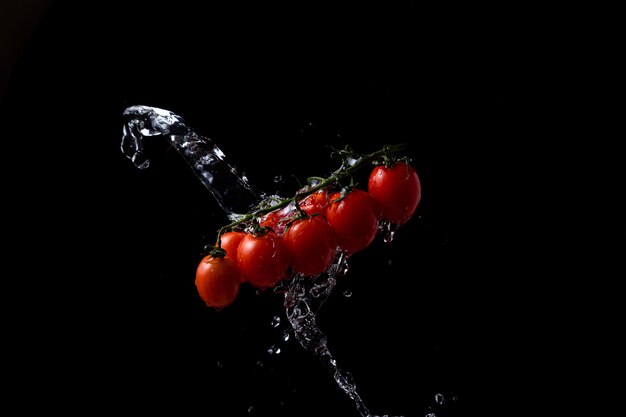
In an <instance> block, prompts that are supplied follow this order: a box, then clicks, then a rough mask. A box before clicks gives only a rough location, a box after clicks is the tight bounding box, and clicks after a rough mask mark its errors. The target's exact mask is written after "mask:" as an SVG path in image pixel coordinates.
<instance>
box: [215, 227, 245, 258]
mask: <svg viewBox="0 0 626 417" xmlns="http://www.w3.org/2000/svg"><path fill="white" fill-rule="evenodd" d="M245 236H246V234H245V233H244V232H226V233H224V234H223V235H222V236H221V237H220V240H221V241H222V249H224V250H225V251H226V255H227V256H229V257H230V259H232V260H233V261H236V260H237V246H239V242H241V239H243V238H244V237H245Z"/></svg>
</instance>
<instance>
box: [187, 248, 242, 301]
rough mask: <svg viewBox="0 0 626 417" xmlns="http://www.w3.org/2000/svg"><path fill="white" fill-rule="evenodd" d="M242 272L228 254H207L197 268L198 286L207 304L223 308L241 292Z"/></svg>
mask: <svg viewBox="0 0 626 417" xmlns="http://www.w3.org/2000/svg"><path fill="white" fill-rule="evenodd" d="M239 277H240V272H239V269H238V268H237V265H235V263H234V262H233V261H232V259H230V258H229V257H228V256H225V257H223V258H215V257H213V256H211V255H208V256H205V257H204V258H203V259H202V261H200V264H199V265H198V269H197V270H196V288H197V290H198V294H200V297H201V298H202V300H204V302H205V303H206V305H207V306H209V307H215V308H223V307H226V306H228V305H230V304H231V303H232V302H233V301H234V300H235V298H236V297H237V294H238V293H239Z"/></svg>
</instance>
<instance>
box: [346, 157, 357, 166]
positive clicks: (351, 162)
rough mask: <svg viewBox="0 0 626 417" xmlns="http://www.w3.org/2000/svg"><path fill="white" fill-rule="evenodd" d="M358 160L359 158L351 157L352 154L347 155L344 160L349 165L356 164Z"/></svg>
mask: <svg viewBox="0 0 626 417" xmlns="http://www.w3.org/2000/svg"><path fill="white" fill-rule="evenodd" d="M359 161H360V158H354V157H352V156H349V157H348V158H347V161H346V162H348V165H349V166H353V165H354V164H356V163H357V162H359Z"/></svg>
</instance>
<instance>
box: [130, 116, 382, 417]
mask: <svg viewBox="0 0 626 417" xmlns="http://www.w3.org/2000/svg"><path fill="white" fill-rule="evenodd" d="M123 119H124V127H123V136H122V143H121V149H122V152H123V153H124V155H126V156H127V157H128V158H129V159H130V160H131V161H132V162H133V164H134V165H135V166H136V167H137V168H139V169H145V168H147V167H148V166H149V165H150V161H149V159H148V158H147V157H146V155H145V152H144V140H145V138H147V137H165V138H166V139H167V140H168V142H169V144H170V145H171V146H172V147H173V148H174V149H176V150H177V151H178V152H179V153H180V154H181V155H182V157H183V158H184V159H185V161H186V162H187V164H188V165H189V166H190V167H191V168H192V169H193V171H194V173H195V174H196V175H197V176H198V178H199V179H200V181H201V182H202V184H204V186H205V187H206V188H207V189H208V190H209V191H210V192H211V193H212V194H213V196H214V197H215V199H216V201H217V202H218V204H219V205H220V206H221V207H222V209H223V210H224V212H225V213H226V215H227V216H228V217H229V218H230V219H231V220H236V219H238V218H240V217H241V216H242V214H243V213H247V212H249V211H250V210H251V209H252V208H253V207H257V206H258V205H259V204H261V198H262V197H263V195H262V194H259V193H258V192H257V191H255V190H254V189H253V188H252V186H251V185H250V184H249V182H248V180H247V178H246V177H245V176H243V175H240V174H239V173H238V172H237V170H236V169H235V168H234V167H233V166H231V165H230V164H229V163H228V162H227V161H226V157H225V155H224V153H223V152H222V151H221V150H220V149H219V148H218V147H217V145H215V144H214V143H213V142H212V141H211V140H210V139H208V138H206V137H203V136H200V135H198V134H197V133H196V132H194V131H193V130H192V129H191V128H190V127H189V126H188V125H187V124H186V123H185V121H184V120H183V119H182V117H180V116H178V115H177V114H174V113H172V112H170V111H168V110H163V109H159V108H156V107H147V106H132V107H129V108H127V109H126V110H125V111H124V114H123ZM311 127H314V125H312V124H311ZM357 162H358V159H355V158H352V159H351V160H349V161H348V164H349V165H353V164H355V163H357ZM277 179H278V181H277V182H280V181H282V180H283V178H282V177H281V178H278V177H277ZM283 210H293V207H289V206H288V207H286V208H285V209H283ZM387 230H388V231H390V229H387ZM392 238H393V234H392V235H391V239H392ZM347 272H348V262H347V257H346V256H345V254H339V255H338V257H337V259H336V260H335V262H334V263H333V264H332V265H331V266H330V267H329V269H328V270H327V271H326V272H325V273H323V274H320V275H319V276H318V277H316V278H312V277H305V276H303V275H301V274H298V275H296V276H295V277H293V279H291V281H289V282H288V283H287V284H285V288H286V289H285V291H284V307H285V311H286V316H287V319H288V321H289V323H290V325H291V328H292V330H293V334H294V337H295V338H296V340H297V341H298V342H299V343H300V345H302V347H303V348H304V349H306V350H307V351H309V352H311V353H313V354H314V355H316V356H317V357H318V358H319V359H320V361H321V363H322V364H323V366H324V367H325V368H326V369H327V370H328V372H329V374H330V375H331V376H332V378H333V379H334V380H335V382H336V383H337V386H338V387H339V388H340V389H341V390H342V391H343V392H344V393H345V394H346V395H347V396H348V397H349V398H350V399H352V401H353V402H354V404H355V406H356V409H357V411H358V412H359V413H360V415H361V416H362V417H392V416H388V415H386V414H385V415H381V416H376V415H373V414H371V413H370V411H369V409H368V408H367V407H366V405H365V403H364V401H363V399H362V398H361V396H360V395H359V393H358V391H357V387H356V384H355V382H354V379H353V377H352V374H351V373H350V372H348V371H345V370H343V369H340V368H339V367H338V366H337V361H336V360H335V359H334V357H333V356H332V353H331V352H330V350H329V348H328V342H327V338H326V336H325V335H324V333H323V332H322V331H321V329H320V328H319V327H318V325H317V323H316V316H317V313H318V311H319V309H320V308H321V306H322V305H323V304H324V302H325V301H326V300H327V299H328V297H329V296H330V294H331V292H332V291H333V289H334V288H335V286H336V283H337V278H338V277H342V276H344V275H345V274H346V273H347ZM258 294H260V291H257V295H258ZM344 295H345V296H346V297H349V296H350V293H345V294H344ZM271 325H272V327H274V328H276V327H278V326H279V325H280V317H278V316H275V317H273V319H272V322H271ZM289 338H290V332H289V331H288V330H285V332H284V333H283V336H282V339H283V340H284V341H287V340H289ZM280 352H281V350H280V347H278V346H277V345H273V346H271V347H270V348H269V349H268V354H270V355H278V354H280ZM220 365H221V366H223V364H222V363H221V362H218V367H220ZM264 365H265V364H264V363H263V361H258V362H257V366H258V367H259V368H262V367H264ZM247 411H248V413H250V414H253V413H255V412H256V409H255V407H254V406H250V407H249V408H248V410H247Z"/></svg>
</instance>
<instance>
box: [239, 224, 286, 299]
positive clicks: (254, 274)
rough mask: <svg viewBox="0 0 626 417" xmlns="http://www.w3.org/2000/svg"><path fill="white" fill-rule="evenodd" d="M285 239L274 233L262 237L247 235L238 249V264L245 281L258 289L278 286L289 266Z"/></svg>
mask: <svg viewBox="0 0 626 417" xmlns="http://www.w3.org/2000/svg"><path fill="white" fill-rule="evenodd" d="M288 259H289V258H288V253H287V249H286V248H285V243H284V242H283V239H282V238H281V237H279V236H276V234H274V233H273V232H268V233H266V234H264V235H261V236H254V235H251V234H250V235H246V236H245V237H244V238H243V239H242V240H241V243H239V247H238V248H237V263H238V265H239V268H240V269H241V273H242V274H243V275H244V277H245V280H246V281H248V282H249V283H250V284H252V285H254V286H255V287H257V288H268V287H273V286H274V285H276V284H277V283H278V282H279V281H280V280H281V279H283V278H285V276H286V274H287V267H288V266H289V260H288Z"/></svg>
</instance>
